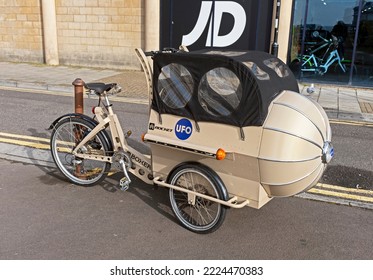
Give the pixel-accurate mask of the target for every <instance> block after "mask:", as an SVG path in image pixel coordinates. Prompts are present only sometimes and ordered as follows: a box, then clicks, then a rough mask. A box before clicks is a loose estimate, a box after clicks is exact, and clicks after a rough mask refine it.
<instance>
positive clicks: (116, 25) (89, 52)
mask: <svg viewBox="0 0 373 280" xmlns="http://www.w3.org/2000/svg"><path fill="white" fill-rule="evenodd" d="M143 1H144V0H56V14H57V33H58V47H59V55H60V63H61V64H72V65H89V66H99V67H112V68H127V69H131V68H133V69H139V64H138V61H137V58H136V57H135V53H134V49H135V48H136V47H142V46H143V45H144V11H143V7H144V5H143Z"/></svg>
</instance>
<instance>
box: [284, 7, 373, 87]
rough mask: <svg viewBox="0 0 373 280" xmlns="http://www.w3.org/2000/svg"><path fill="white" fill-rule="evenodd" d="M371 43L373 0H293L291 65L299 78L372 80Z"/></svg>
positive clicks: (372, 54) (310, 80)
mask: <svg viewBox="0 0 373 280" xmlns="http://www.w3.org/2000/svg"><path fill="white" fill-rule="evenodd" d="M372 43H373V5H372V1H365V0H295V1H294V16H293V29H292V44H291V48H290V67H291V69H292V70H293V72H294V73H295V74H296V76H297V77H298V78H299V79H300V80H303V81H309V82H332V83H342V84H351V83H353V84H355V85H359V84H362V83H369V82H372V81H373V80H371V79H372V78H373V77H372V76H373V73H372V72H373V44H372Z"/></svg>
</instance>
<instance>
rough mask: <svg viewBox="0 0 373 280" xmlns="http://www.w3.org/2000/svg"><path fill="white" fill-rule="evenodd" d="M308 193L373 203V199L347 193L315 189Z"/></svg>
mask: <svg viewBox="0 0 373 280" xmlns="http://www.w3.org/2000/svg"><path fill="white" fill-rule="evenodd" d="M307 192H308V193H313V194H322V195H326V196H335V197H340V198H345V199H351V200H358V201H364V202H370V203H373V197H367V196H361V195H354V194H347V193H340V192H334V191H327V190H320V189H315V188H313V189H310V190H308V191H307Z"/></svg>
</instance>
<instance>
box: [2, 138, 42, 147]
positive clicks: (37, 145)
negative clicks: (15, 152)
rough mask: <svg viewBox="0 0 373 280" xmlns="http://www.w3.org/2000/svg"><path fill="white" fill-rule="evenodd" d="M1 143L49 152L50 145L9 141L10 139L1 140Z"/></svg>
mask: <svg viewBox="0 0 373 280" xmlns="http://www.w3.org/2000/svg"><path fill="white" fill-rule="evenodd" d="M0 142H2V143H8V144H15V145H19V146H26V147H31V148H36V149H42V150H49V145H48V144H42V143H36V142H28V141H22V140H17V139H8V138H0Z"/></svg>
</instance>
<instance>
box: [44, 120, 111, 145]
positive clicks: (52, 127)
mask: <svg viewBox="0 0 373 280" xmlns="http://www.w3.org/2000/svg"><path fill="white" fill-rule="evenodd" d="M72 117H76V118H81V119H84V120H85V121H87V122H89V123H90V124H92V125H93V126H96V125H97V124H98V122H97V121H96V120H94V119H92V118H91V117H88V116H86V115H84V114H79V113H69V114H65V115H62V116H60V117H58V118H57V119H55V120H54V121H53V122H52V124H51V125H50V126H49V128H48V130H51V129H54V127H55V126H56V125H57V123H59V122H60V121H61V120H64V119H67V118H72ZM100 133H102V135H103V137H104V139H105V141H106V143H107V144H108V147H109V150H110V151H113V144H112V142H111V139H110V136H109V134H108V133H107V131H106V130H101V131H100Z"/></svg>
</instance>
